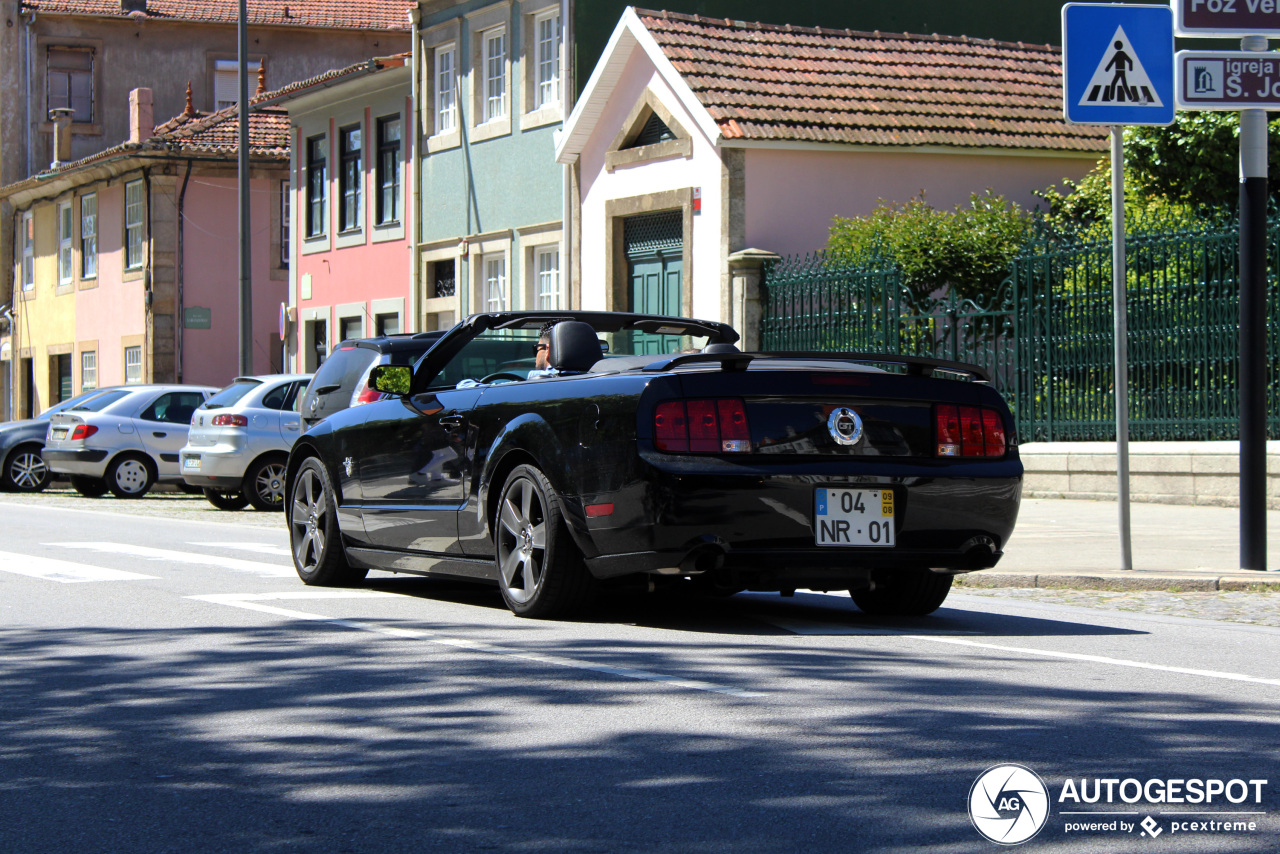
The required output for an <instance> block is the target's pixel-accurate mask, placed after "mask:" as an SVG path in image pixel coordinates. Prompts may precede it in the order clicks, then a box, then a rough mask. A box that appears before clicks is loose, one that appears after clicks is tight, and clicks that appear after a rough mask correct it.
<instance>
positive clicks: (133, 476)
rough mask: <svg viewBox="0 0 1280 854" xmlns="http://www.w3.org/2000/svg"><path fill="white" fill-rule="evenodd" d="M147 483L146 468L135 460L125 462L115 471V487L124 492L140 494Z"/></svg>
mask: <svg viewBox="0 0 1280 854" xmlns="http://www.w3.org/2000/svg"><path fill="white" fill-rule="evenodd" d="M146 483H147V467H146V466H144V465H143V464H142V463H140V462H138V461H137V460H125V461H124V462H123V463H121V464H120V466H119V467H118V468H117V469H116V486H119V487H120V488H121V489H122V490H124V491H125V492H141V491H142V487H144V486H146Z"/></svg>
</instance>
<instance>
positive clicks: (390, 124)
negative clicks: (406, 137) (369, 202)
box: [376, 116, 400, 225]
mask: <svg viewBox="0 0 1280 854" xmlns="http://www.w3.org/2000/svg"><path fill="white" fill-rule="evenodd" d="M376 171H377V175H376V178H377V181H378V205H377V207H378V209H377V214H376V215H377V218H378V224H379V225H383V224H385V223H389V222H396V221H397V220H399V219H400V215H399V211H400V117H399V116H387V117H386V118H381V119H378V168H377V170H376Z"/></svg>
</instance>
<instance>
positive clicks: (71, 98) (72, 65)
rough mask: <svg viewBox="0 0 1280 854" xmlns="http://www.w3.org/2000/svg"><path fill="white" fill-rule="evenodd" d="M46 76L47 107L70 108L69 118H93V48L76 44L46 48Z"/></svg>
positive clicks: (82, 119) (86, 119) (75, 120)
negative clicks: (80, 46)
mask: <svg viewBox="0 0 1280 854" xmlns="http://www.w3.org/2000/svg"><path fill="white" fill-rule="evenodd" d="M45 79H46V81H47V87H48V97H47V99H46V104H47V106H46V110H60V109H68V108H69V109H70V110H71V121H73V122H80V123H85V122H92V121H93V51H92V50H90V49H89V48H79V47H51V48H49V53H48V56H47V66H46V68H45ZM46 115H48V113H47V112H46Z"/></svg>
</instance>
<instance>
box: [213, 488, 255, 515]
mask: <svg viewBox="0 0 1280 854" xmlns="http://www.w3.org/2000/svg"><path fill="white" fill-rule="evenodd" d="M204 497H205V498H207V499H209V503H210V504H212V505H213V506H214V507H217V508H218V509H219V510H239V509H240V508H242V507H244V506H245V505H246V504H248V503H249V499H248V498H245V497H244V493H243V492H241V491H240V490H238V489H236V490H228V489H206V490H204Z"/></svg>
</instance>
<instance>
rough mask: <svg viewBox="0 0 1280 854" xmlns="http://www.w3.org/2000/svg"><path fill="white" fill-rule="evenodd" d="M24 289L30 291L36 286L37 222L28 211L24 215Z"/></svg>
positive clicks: (21, 240) (22, 238) (22, 241)
mask: <svg viewBox="0 0 1280 854" xmlns="http://www.w3.org/2000/svg"><path fill="white" fill-rule="evenodd" d="M20 228H21V229H22V235H21V237H20V238H19V241H20V242H21V244H22V289H23V290H24V291H29V290H32V289H34V288H35V286H36V234H35V220H34V219H33V218H32V216H31V212H30V211H28V212H26V213H24V214H23V215H22V224H21V226H20Z"/></svg>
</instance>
